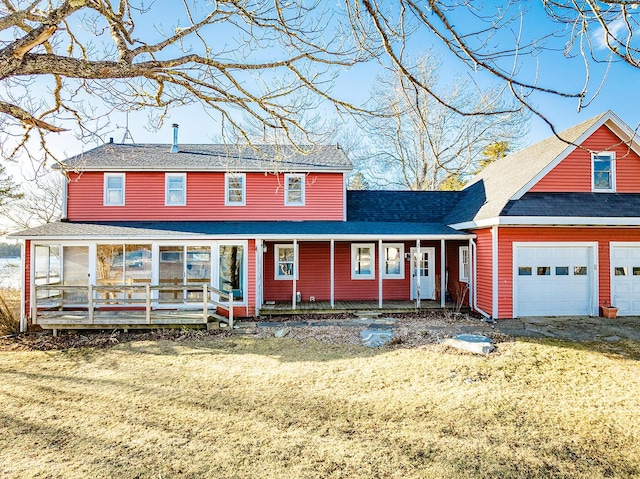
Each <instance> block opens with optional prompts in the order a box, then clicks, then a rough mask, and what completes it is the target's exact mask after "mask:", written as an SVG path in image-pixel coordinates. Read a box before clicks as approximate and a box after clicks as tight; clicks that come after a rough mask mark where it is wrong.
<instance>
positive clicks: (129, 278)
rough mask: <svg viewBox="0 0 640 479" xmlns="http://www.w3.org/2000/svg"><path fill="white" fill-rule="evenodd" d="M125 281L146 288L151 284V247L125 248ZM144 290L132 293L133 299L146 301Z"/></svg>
mask: <svg viewBox="0 0 640 479" xmlns="http://www.w3.org/2000/svg"><path fill="white" fill-rule="evenodd" d="M124 280H125V283H126V284H130V285H137V286H144V285H145V284H151V245H150V244H128V245H125V247H124ZM146 296H147V295H146V293H145V291H143V290H140V291H138V290H136V291H135V292H130V293H129V297H130V298H133V299H144V298H146Z"/></svg>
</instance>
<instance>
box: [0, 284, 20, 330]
mask: <svg viewBox="0 0 640 479" xmlns="http://www.w3.org/2000/svg"><path fill="white" fill-rule="evenodd" d="M19 332H20V292H19V291H18V290H15V289H0V336H6V335H9V334H18V333H19Z"/></svg>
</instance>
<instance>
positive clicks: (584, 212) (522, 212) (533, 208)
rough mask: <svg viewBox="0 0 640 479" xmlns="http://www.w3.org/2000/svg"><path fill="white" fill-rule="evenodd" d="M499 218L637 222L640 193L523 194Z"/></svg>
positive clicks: (639, 211) (639, 214) (639, 212)
mask: <svg viewBox="0 0 640 479" xmlns="http://www.w3.org/2000/svg"><path fill="white" fill-rule="evenodd" d="M502 215H503V216H543V217H544V216H562V217H585V218H639V217H640V193H527V194H525V195H524V196H523V197H522V198H520V199H519V200H516V201H510V202H509V203H507V206H506V207H505V208H504V210H503V211H502Z"/></svg>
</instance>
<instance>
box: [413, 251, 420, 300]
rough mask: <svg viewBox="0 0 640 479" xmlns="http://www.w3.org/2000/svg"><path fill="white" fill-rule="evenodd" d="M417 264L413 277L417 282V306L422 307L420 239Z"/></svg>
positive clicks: (416, 258)
mask: <svg viewBox="0 0 640 479" xmlns="http://www.w3.org/2000/svg"><path fill="white" fill-rule="evenodd" d="M415 263H416V264H415V265H414V268H415V270H414V272H413V277H414V278H415V279H414V281H415V282H416V308H419V307H420V240H419V239H417V240H416V257H415Z"/></svg>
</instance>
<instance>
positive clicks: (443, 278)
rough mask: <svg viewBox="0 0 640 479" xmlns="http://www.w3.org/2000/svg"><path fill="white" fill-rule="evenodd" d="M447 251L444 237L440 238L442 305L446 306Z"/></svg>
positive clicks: (442, 306)
mask: <svg viewBox="0 0 640 479" xmlns="http://www.w3.org/2000/svg"><path fill="white" fill-rule="evenodd" d="M446 253H447V252H446V251H445V241H444V239H441V240H440V307H441V308H444V305H445V301H444V300H445V297H446V291H445V290H446V288H447V278H446V275H447V267H446V265H445V261H446V259H447V254H446Z"/></svg>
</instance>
